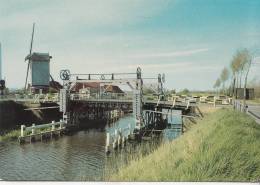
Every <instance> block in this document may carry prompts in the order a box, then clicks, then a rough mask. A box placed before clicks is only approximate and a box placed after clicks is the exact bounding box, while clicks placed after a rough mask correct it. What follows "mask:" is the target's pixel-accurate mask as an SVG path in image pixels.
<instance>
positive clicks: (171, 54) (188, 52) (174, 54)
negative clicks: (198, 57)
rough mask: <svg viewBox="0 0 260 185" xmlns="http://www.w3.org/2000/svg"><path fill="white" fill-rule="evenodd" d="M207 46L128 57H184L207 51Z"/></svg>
mask: <svg viewBox="0 0 260 185" xmlns="http://www.w3.org/2000/svg"><path fill="white" fill-rule="evenodd" d="M208 50H209V49H208V48H201V49H193V50H185V51H173V52H161V53H148V54H140V55H132V56H130V58H169V57H170V58H172V57H184V56H191V55H194V54H198V53H202V52H206V51H208Z"/></svg>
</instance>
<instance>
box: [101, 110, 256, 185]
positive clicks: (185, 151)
mask: <svg viewBox="0 0 260 185" xmlns="http://www.w3.org/2000/svg"><path fill="white" fill-rule="evenodd" d="M259 146H260V125H258V124H257V123H256V122H255V121H254V120H253V119H252V118H251V117H249V116H248V115H246V114H242V113H239V112H236V111H233V110H231V109H220V110H218V111H216V112H212V113H209V114H208V115H206V116H205V117H204V119H203V120H201V121H198V123H197V124H195V125H194V126H193V128H192V129H189V130H188V131H187V132H186V133H184V134H183V135H182V136H180V137H179V138H177V139H175V140H174V141H172V142H169V143H165V144H163V145H161V146H160V147H159V148H158V149H157V150H156V151H154V152H153V153H151V154H150V155H147V156H145V157H140V158H138V159H137V160H133V161H131V162H130V164H129V165H128V166H127V167H122V168H120V169H119V170H117V172H116V173H114V174H112V175H110V176H108V177H107V178H106V179H107V180H109V181H242V182H254V181H259V179H260V155H259V153H260V147H259Z"/></svg>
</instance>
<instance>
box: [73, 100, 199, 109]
mask: <svg viewBox="0 0 260 185" xmlns="http://www.w3.org/2000/svg"><path fill="white" fill-rule="evenodd" d="M71 101H73V102H83V103H84V102H85V103H129V104H132V102H133V100H129V99H82V100H71ZM143 103H144V105H153V106H155V105H157V104H158V106H162V107H167V108H170V107H173V102H172V101H159V102H158V100H146V101H144V102H143ZM187 105H188V103H185V102H176V103H175V104H174V107H175V106H176V107H187ZM188 106H189V107H193V106H197V104H196V103H190V104H189V105H188Z"/></svg>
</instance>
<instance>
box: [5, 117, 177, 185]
mask: <svg viewBox="0 0 260 185" xmlns="http://www.w3.org/2000/svg"><path fill="white" fill-rule="evenodd" d="M175 121H176V123H180V122H181V117H180V116H175ZM128 124H134V121H133V118H132V116H125V117H124V118H121V119H120V120H118V121H117V122H116V123H114V124H110V125H106V126H105V127H104V128H96V129H88V130H84V131H79V132H76V133H74V134H72V135H70V136H62V137H61V138H59V139H57V140H52V141H48V142H37V143H33V144H25V145H19V144H18V143H17V142H6V143H4V142H2V143H0V179H2V180H12V181H13V180H20V181H24V180H25V181H26V180H34V181H39V180H48V181H52V180H57V181H85V180H88V181H94V180H104V178H105V176H107V175H109V174H112V173H113V172H115V171H116V170H117V169H118V168H120V167H122V166H124V165H127V163H128V162H129V161H131V160H132V159H136V158H138V157H140V156H141V155H147V154H149V153H150V152H152V151H153V150H154V149H156V148H157V147H158V146H159V145H160V144H161V143H162V142H166V141H169V140H172V139H174V138H176V137H178V135H180V134H181V133H180V132H176V131H174V130H171V129H165V130H164V132H163V134H162V135H161V136H160V137H159V138H155V139H152V140H148V141H142V142H141V143H138V142H137V141H129V142H127V144H126V146H125V147H124V148H123V149H120V150H118V151H112V153H111V154H110V155H108V156H107V155H106V154H105V142H106V132H111V133H112V132H113V131H114V129H115V128H120V127H121V128H125V127H127V126H128ZM132 126H134V125H132Z"/></svg>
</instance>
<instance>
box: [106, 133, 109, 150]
mask: <svg viewBox="0 0 260 185" xmlns="http://www.w3.org/2000/svg"><path fill="white" fill-rule="evenodd" d="M109 140H110V134H109V132H107V138H106V153H109V144H110V141H109Z"/></svg>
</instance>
